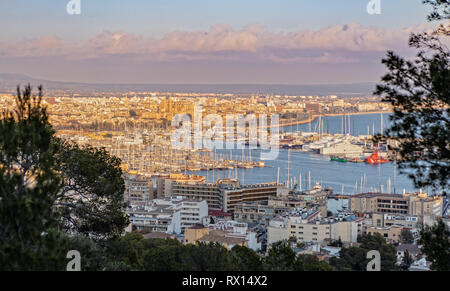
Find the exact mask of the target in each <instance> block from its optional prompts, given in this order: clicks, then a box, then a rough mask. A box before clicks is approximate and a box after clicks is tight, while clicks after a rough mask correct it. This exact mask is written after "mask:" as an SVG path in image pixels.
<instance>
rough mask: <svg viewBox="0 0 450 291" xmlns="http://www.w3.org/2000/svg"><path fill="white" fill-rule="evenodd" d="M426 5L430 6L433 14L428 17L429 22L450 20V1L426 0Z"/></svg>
mask: <svg viewBox="0 0 450 291" xmlns="http://www.w3.org/2000/svg"><path fill="white" fill-rule="evenodd" d="M423 3H424V4H430V5H431V6H432V7H433V9H434V10H433V12H432V13H431V14H430V15H429V16H428V20H430V21H432V20H442V19H449V18H450V1H449V0H424V1H423Z"/></svg>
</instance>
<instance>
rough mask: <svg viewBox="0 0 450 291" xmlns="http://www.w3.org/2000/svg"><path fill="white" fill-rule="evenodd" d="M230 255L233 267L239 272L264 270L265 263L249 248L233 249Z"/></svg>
mask: <svg viewBox="0 0 450 291" xmlns="http://www.w3.org/2000/svg"><path fill="white" fill-rule="evenodd" d="M230 255H231V258H232V264H233V266H234V267H235V268H236V269H237V270H239V271H263V270H264V267H263V263H262V261H261V258H260V257H259V255H258V254H257V253H255V252H254V251H253V250H251V249H249V248H247V247H243V246H234V247H233V248H232V249H231V254H230Z"/></svg>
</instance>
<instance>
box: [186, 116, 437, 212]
mask: <svg viewBox="0 0 450 291" xmlns="http://www.w3.org/2000/svg"><path fill="white" fill-rule="evenodd" d="M321 120H322V122H321ZM343 120H345V121H346V123H347V126H346V127H347V128H350V133H351V134H352V135H365V134H367V133H369V134H373V133H375V134H377V133H380V132H381V128H382V126H383V128H384V129H385V128H386V127H387V126H389V123H390V115H389V114H360V115H350V116H349V115H347V116H345V117H343V116H329V117H322V118H321V119H316V120H315V121H313V122H312V123H310V124H301V125H292V126H287V127H284V128H283V131H285V132H295V131H305V132H310V131H314V130H318V128H319V126H318V124H319V122H320V124H322V127H323V131H324V132H329V133H331V134H336V133H342V127H343V126H342V124H343ZM381 120H383V121H381ZM348 124H350V125H349V126H348ZM217 153H222V154H223V155H227V156H228V157H230V156H231V155H232V158H233V159H234V160H242V159H244V160H249V159H250V158H251V159H252V161H257V160H259V158H260V155H261V150H260V149H254V150H249V149H248V148H247V149H244V150H242V149H239V150H238V149H235V150H229V149H228V150H217ZM265 163H266V165H267V167H265V168H253V169H237V170H215V171H200V172H195V173H191V172H189V171H188V172H187V174H195V175H202V176H205V177H206V180H207V181H208V182H214V181H217V179H218V178H238V179H239V180H240V182H241V184H244V185H247V184H255V183H265V182H279V183H285V184H286V185H289V186H290V187H294V186H295V187H296V188H297V189H299V190H300V189H301V190H307V189H309V187H314V185H315V184H316V183H320V184H321V185H322V186H323V187H330V188H332V189H333V190H334V193H336V194H345V195H354V194H359V193H367V192H382V193H403V192H404V191H406V192H416V191H419V189H416V188H415V187H414V185H413V183H412V182H411V180H410V179H409V178H408V177H407V175H405V174H402V173H400V171H399V169H398V166H397V165H396V164H395V163H393V162H391V163H387V164H380V165H368V164H365V163H339V162H333V161H330V158H329V157H327V156H322V155H318V154H312V153H307V152H301V151H293V150H290V151H288V150H283V149H280V151H279V154H278V157H277V158H276V159H275V160H266V161H265ZM288 164H289V167H288ZM288 168H289V169H288ZM236 176H237V177H236ZM300 181H301V182H300ZM310 181H311V182H310ZM428 190H429V189H423V191H428ZM330 203H331V205H329V206H330V207H329V208H331V209H333V210H336V209H338V208H341V207H342V206H345V205H346V203H347V202H346V201H330V202H329V204H330Z"/></svg>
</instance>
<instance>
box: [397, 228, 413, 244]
mask: <svg viewBox="0 0 450 291" xmlns="http://www.w3.org/2000/svg"><path fill="white" fill-rule="evenodd" d="M400 242H401V243H403V244H412V243H414V235H413V234H412V232H411V231H410V230H408V229H404V230H402V232H401V233H400Z"/></svg>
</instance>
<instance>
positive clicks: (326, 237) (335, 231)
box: [267, 209, 363, 245]
mask: <svg viewBox="0 0 450 291" xmlns="http://www.w3.org/2000/svg"><path fill="white" fill-rule="evenodd" d="M362 227H363V219H362V218H357V217H356V216H355V215H353V214H351V213H345V214H344V213H341V214H339V215H338V216H333V217H328V218H322V217H321V215H320V210H319V209H314V210H313V209H299V210H296V211H293V212H291V213H288V214H283V215H282V216H277V217H276V218H274V219H273V220H271V221H270V223H269V226H268V228H267V232H268V238H267V243H268V245H271V244H273V243H275V242H278V241H281V240H286V239H288V238H289V237H292V236H293V237H296V238H297V241H300V242H307V243H317V244H321V243H323V242H325V241H328V242H330V241H334V240H339V239H340V240H341V241H342V242H344V243H354V242H356V241H357V237H358V234H362Z"/></svg>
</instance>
